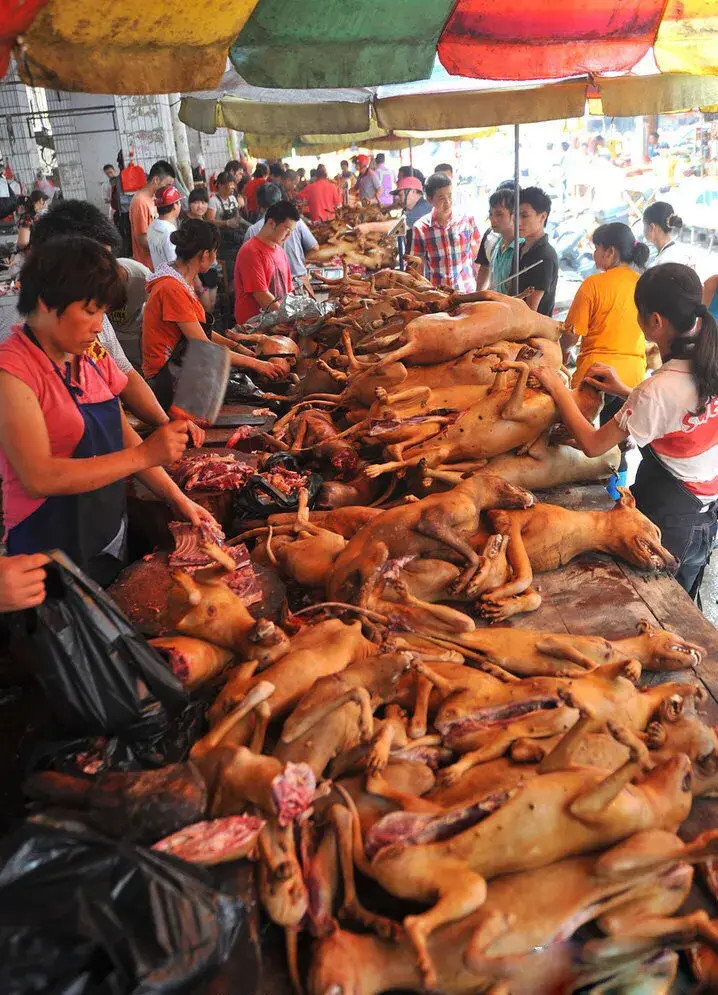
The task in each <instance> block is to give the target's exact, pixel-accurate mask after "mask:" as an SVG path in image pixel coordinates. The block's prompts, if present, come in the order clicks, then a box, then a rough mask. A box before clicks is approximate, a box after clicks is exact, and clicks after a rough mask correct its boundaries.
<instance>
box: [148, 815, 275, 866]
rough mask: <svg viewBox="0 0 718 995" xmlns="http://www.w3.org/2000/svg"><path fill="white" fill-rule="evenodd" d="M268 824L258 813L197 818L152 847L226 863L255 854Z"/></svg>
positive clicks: (202, 861)
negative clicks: (258, 841) (222, 817)
mask: <svg viewBox="0 0 718 995" xmlns="http://www.w3.org/2000/svg"><path fill="white" fill-rule="evenodd" d="M265 825H266V823H265V820H264V819H260V818H258V817H257V816H256V815H229V816H227V817H226V818H224V819H211V820H209V821H206V822H195V823H194V825H192V826H186V827H185V828H184V829H180V831H179V832H178V833H173V834H172V836H166V837H165V838H164V839H162V840H160V841H159V842H158V843H155V845H154V846H153V847H152V849H153V850H160V851H161V852H162V853H169V854H171V855H172V856H173V857H179V858H180V860H186V861H188V862H189V863H191V864H207V865H209V864H222V863H225V862H227V861H229V860H239V859H240V858H241V857H248V856H250V855H252V854H253V851H254V849H255V847H256V845H257V838H258V836H259V834H260V833H261V831H262V829H264V826H265Z"/></svg>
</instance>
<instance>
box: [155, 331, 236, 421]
mask: <svg viewBox="0 0 718 995" xmlns="http://www.w3.org/2000/svg"><path fill="white" fill-rule="evenodd" d="M230 369H231V359H230V351H229V349H227V348H225V346H222V345H215V344H214V343H213V342H207V341H206V340H203V339H189V340H188V342H187V348H186V349H185V352H184V356H183V358H182V367H181V369H180V375H179V378H178V380H177V386H176V388H175V396H174V400H173V402H172V407H171V408H170V410H169V415H170V418H188V419H189V420H190V421H193V422H195V423H196V424H197V425H200V426H202V427H203V428H206V427H208V426H210V425H214V423H215V421H216V420H217V416H218V415H219V411H220V408H221V407H222V405H223V404H224V395H225V393H226V391H227V384H228V383H229V371H230Z"/></svg>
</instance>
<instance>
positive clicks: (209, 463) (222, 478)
mask: <svg viewBox="0 0 718 995" xmlns="http://www.w3.org/2000/svg"><path fill="white" fill-rule="evenodd" d="M167 472H168V473H169V475H170V477H172V479H173V480H174V482H175V483H176V484H177V486H178V487H181V488H182V490H184V491H185V492H186V493H189V492H190V491H199V490H202V491H227V490H241V488H242V487H244V485H245V484H246V482H247V480H248V479H249V478H250V477H251V476H252V474H253V473H254V467H253V466H252V465H251V464H250V463H246V462H244V461H243V460H240V459H237V457H236V456H233V455H231V454H229V455H226V456H222V455H219V454H217V453H212V452H209V453H197V454H195V455H191V456H183V457H182V458H181V459H179V460H177V461H176V462H175V463H172V464H171V465H170V466H168V467H167Z"/></svg>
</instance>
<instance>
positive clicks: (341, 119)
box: [179, 69, 372, 140]
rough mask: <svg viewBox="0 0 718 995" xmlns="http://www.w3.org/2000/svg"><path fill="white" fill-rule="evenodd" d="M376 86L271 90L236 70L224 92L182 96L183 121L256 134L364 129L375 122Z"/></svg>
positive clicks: (212, 129) (228, 76) (203, 128)
mask: <svg viewBox="0 0 718 995" xmlns="http://www.w3.org/2000/svg"><path fill="white" fill-rule="evenodd" d="M371 99H372V91H371V90H369V89H366V88H361V87H355V88H351V87H344V88H338V89H332V90H323V89H317V90H271V89H265V88H263V87H258V86H250V85H249V84H248V83H245V82H244V80H243V79H241V78H240V77H239V76H237V74H236V73H235V72H234V70H231V69H230V70H228V71H227V72H226V73H225V74H224V76H223V77H222V82H221V83H220V87H219V91H211V90H210V91H203V92H199V93H191V94H189V95H188V96H186V97H184V98H183V99H182V104H181V106H180V111H179V116H180V120H182V121H184V123H185V124H187V125H189V126H190V127H191V128H196V129H197V131H204V132H206V133H207V134H213V133H214V132H215V131H216V130H217V128H232V129H234V130H235V131H244V132H252V133H254V134H262V135H275V136H280V138H279V139H278V140H281V136H294V135H302V134H305V133H317V134H326V133H330V134H335V133H346V132H365V131H367V130H368V128H369V127H370V124H371Z"/></svg>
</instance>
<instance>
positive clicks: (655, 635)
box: [638, 619, 706, 671]
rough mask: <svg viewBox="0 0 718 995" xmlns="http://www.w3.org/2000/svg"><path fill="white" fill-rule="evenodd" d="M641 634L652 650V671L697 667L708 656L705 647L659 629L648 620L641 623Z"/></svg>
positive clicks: (650, 667) (639, 627)
mask: <svg viewBox="0 0 718 995" xmlns="http://www.w3.org/2000/svg"><path fill="white" fill-rule="evenodd" d="M638 629H639V632H640V633H641V634H642V635H643V636H644V638H645V639H646V640H647V643H648V647H649V650H650V666H649V669H650V670H659V671H660V670H683V669H684V668H685V667H695V666H697V665H698V664H699V663H700V662H701V660H702V659H703V657H704V656H705V654H706V651H705V649H704V647H703V646H698V645H697V644H696V643H689V642H688V641H687V640H686V639H683V637H682V636H678V635H676V633H675V632H671V631H670V629H659V628H657V627H656V626H655V625H651V623H650V622H648V621H647V620H645V619H644V620H643V621H641V622H639V625H638Z"/></svg>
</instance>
